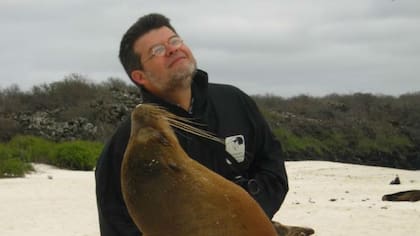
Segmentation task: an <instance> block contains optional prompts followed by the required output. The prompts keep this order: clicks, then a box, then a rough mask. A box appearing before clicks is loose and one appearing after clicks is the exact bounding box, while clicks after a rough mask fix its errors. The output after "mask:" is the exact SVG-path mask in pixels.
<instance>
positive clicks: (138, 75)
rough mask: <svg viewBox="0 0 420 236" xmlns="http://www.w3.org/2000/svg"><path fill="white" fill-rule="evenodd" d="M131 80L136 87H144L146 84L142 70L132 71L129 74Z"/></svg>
mask: <svg viewBox="0 0 420 236" xmlns="http://www.w3.org/2000/svg"><path fill="white" fill-rule="evenodd" d="M131 79H132V80H133V81H134V83H136V84H138V85H144V83H146V82H147V80H146V76H145V74H144V72H143V71H142V70H133V71H132V72H131Z"/></svg>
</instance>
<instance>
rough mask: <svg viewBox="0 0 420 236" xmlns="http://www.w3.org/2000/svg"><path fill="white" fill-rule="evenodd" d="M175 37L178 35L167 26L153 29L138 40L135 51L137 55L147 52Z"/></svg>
mask: <svg viewBox="0 0 420 236" xmlns="http://www.w3.org/2000/svg"><path fill="white" fill-rule="evenodd" d="M174 35H176V33H175V32H173V31H172V30H171V29H170V28H168V27H166V26H162V27H160V28H157V29H152V30H150V31H149V32H147V33H145V34H144V35H142V36H140V37H139V38H138V39H137V40H136V42H135V43H134V51H135V52H136V53H141V52H146V51H147V50H149V49H150V47H152V46H153V45H156V44H158V43H161V42H162V41H166V40H168V39H169V38H170V37H172V36H174Z"/></svg>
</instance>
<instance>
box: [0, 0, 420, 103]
mask: <svg viewBox="0 0 420 236" xmlns="http://www.w3.org/2000/svg"><path fill="white" fill-rule="evenodd" d="M151 12H158V13H163V14H165V15H166V16H168V17H169V18H170V19H171V22H172V24H173V25H174V27H175V28H176V29H177V31H178V33H179V34H180V35H181V36H182V37H183V38H184V41H185V42H186V44H187V45H188V46H189V47H190V48H191V49H192V50H193V53H194V55H195V57H196V59H197V61H198V66H199V68H201V69H204V70H206V71H207V72H208V73H209V75H210V81H212V82H217V83H228V84H233V85H235V86H237V87H239V88H240V89H242V90H244V91H245V92H247V93H249V94H266V93H269V94H274V95H279V96H283V97H289V96H294V95H299V94H307V95H313V96H322V95H326V94H330V93H339V94H349V93H355V92H369V93H374V94H389V95H399V94H402V93H407V92H414V91H420V77H419V74H420V1H419V0H352V1H337V0H329V1H328V0H317V1H313V0H300V1H292V0H289V1H286V0H264V1H256V0H253V1H249V0H225V1H207V0H206V1H204V0H194V1H192V0H179V1H173V0H153V1H150V0H148V1H144V0H124V1H123V0H89V1H85V0H71V1H69V0H1V1H0V32H1V37H0V65H1V68H0V88H3V89H4V88H6V87H9V86H10V85H12V84H17V85H19V87H20V88H21V89H23V90H28V89H30V88H32V86H33V85H39V84H42V83H50V82H53V81H58V80H62V79H63V78H64V76H66V75H69V74H70V73H79V74H82V75H84V76H87V77H88V78H89V79H90V80H92V81H95V82H99V81H104V80H106V79H107V78H109V77H119V78H122V79H126V80H127V81H129V79H128V77H127V76H126V74H125V73H124V71H123V69H122V66H121V65H120V63H119V60H118V48H119V42H120V39H121V37H122V35H123V33H124V32H125V31H126V30H127V28H128V27H129V26H130V25H131V24H132V23H134V22H135V21H136V20H137V19H138V18H139V17H140V16H142V15H144V14H147V13H151Z"/></svg>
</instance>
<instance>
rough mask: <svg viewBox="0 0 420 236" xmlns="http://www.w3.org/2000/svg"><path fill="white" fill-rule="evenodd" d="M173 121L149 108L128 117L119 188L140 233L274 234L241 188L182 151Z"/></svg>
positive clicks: (146, 235)
mask: <svg viewBox="0 0 420 236" xmlns="http://www.w3.org/2000/svg"><path fill="white" fill-rule="evenodd" d="M176 118H177V117H174V115H172V114H171V113H169V112H167V111H165V110H163V109H160V108H157V107H156V106H153V105H147V104H142V105H140V106H138V107H136V108H135V109H134V110H133V112H132V115H131V122H132V123H131V134H130V139H129V141H128V145H127V148H126V151H125V154H124V158H123V161H122V166H121V189H122V193H123V197H124V201H125V203H126V205H127V208H128V212H129V214H130V216H131V218H132V219H133V221H134V223H135V224H136V225H137V227H138V228H139V229H140V230H141V231H142V232H143V235H144V236H168V235H172V236H215V235H232V236H277V233H276V231H275V229H274V227H273V225H272V223H271V222H270V220H269V218H268V217H267V216H266V214H265V213H264V211H263V210H262V209H261V207H260V206H259V205H258V203H257V202H256V201H255V200H254V199H253V198H252V197H251V196H250V195H249V194H248V193H247V192H246V191H245V190H243V189H242V188H241V187H239V186H237V185H236V184H234V183H232V182H230V181H228V180H227V179H225V178H223V177H222V176H220V175H218V174H216V173H215V172H213V171H211V170H209V169H207V168H206V167H204V166H203V165H201V164H200V163H198V162H196V161H194V160H193V159H191V158H190V157H189V156H188V155H187V154H186V153H185V152H184V150H183V149H182V148H181V146H180V144H179V143H178V140H177V138H176V136H175V133H174V131H173V130H172V128H171V125H174V123H176V122H177V121H176ZM181 123H182V122H181ZM175 126H176V125H175ZM178 128H179V127H178Z"/></svg>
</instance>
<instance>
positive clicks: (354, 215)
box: [0, 161, 420, 236]
mask: <svg viewBox="0 0 420 236" xmlns="http://www.w3.org/2000/svg"><path fill="white" fill-rule="evenodd" d="M35 167H36V170H37V172H35V173H33V174H30V175H27V176H26V177H25V178H13V179H0V235H5V236H21V235H31V236H41V235H42V236H56V235H60V236H76V235H77V236H97V235H99V226H98V220H97V210H96V201H95V182H94V173H93V172H92V171H89V172H85V171H69V170H61V169H57V168H54V167H51V166H47V165H42V164H36V165H35ZM286 167H287V170H288V175H289V184H290V191H289V194H288V195H287V198H286V200H285V202H284V204H283V206H282V208H281V209H280V211H279V212H278V213H277V214H276V215H275V217H274V219H275V220H278V221H280V222H282V223H284V224H289V225H300V226H309V227H312V228H314V229H315V231H316V234H315V235H321V236H325V235H327V236H328V235H334V236H340V235H343V236H345V235H352V236H353V235H366V236H369V235H371V236H378V235H381V236H384V235H390V236H391V235H392V236H400V235H401V236H403V235H420V226H419V222H420V201H419V202H384V201H382V200H381V198H382V196H383V195H384V194H389V193H394V192H398V191H404V190H411V189H420V171H407V170H399V169H392V168H382V167H368V166H360V165H350V164H341V163H332V162H322V161H301V162H286ZM396 175H398V176H399V177H400V179H401V184H400V185H390V184H389V183H390V181H391V180H393V179H394V178H395V176H396Z"/></svg>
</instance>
